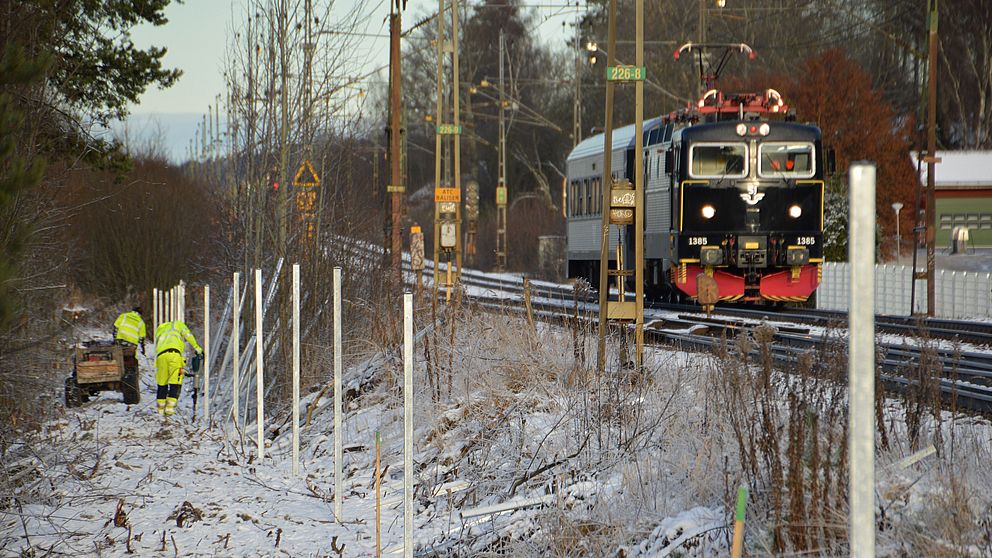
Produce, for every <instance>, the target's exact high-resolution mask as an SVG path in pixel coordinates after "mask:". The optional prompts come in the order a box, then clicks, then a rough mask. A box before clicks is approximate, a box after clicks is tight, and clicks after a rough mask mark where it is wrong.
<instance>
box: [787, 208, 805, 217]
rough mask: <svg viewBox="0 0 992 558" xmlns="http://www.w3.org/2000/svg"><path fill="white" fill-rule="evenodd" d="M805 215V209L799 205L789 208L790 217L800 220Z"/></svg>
mask: <svg viewBox="0 0 992 558" xmlns="http://www.w3.org/2000/svg"><path fill="white" fill-rule="evenodd" d="M802 214H803V208H801V207H799V206H798V205H794V206H792V207H790V208H789V217H792V218H793V219H798V218H799V217H800V216H801V215H802Z"/></svg>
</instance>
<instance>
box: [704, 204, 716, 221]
mask: <svg viewBox="0 0 992 558" xmlns="http://www.w3.org/2000/svg"><path fill="white" fill-rule="evenodd" d="M714 215H716V209H714V208H713V206H712V205H704V206H703V218H704V219H712V218H713V216H714Z"/></svg>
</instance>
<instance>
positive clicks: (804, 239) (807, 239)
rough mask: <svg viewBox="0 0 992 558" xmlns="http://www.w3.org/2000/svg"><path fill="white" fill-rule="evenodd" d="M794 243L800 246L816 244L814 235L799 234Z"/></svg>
mask: <svg viewBox="0 0 992 558" xmlns="http://www.w3.org/2000/svg"><path fill="white" fill-rule="evenodd" d="M796 244H798V245H800V246H812V245H814V244H816V237H815V236H800V237H798V238H797V239H796Z"/></svg>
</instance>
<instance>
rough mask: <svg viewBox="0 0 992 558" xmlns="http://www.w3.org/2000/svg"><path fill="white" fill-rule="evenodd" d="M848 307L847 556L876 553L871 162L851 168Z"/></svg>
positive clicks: (872, 174) (873, 202)
mask: <svg viewBox="0 0 992 558" xmlns="http://www.w3.org/2000/svg"><path fill="white" fill-rule="evenodd" d="M849 172H850V181H851V184H850V186H851V187H850V208H851V209H850V211H851V223H850V231H851V234H850V240H849V244H848V249H849V250H850V254H849V257H848V259H849V260H850V262H851V291H850V292H851V304H850V309H849V310H848V317H849V318H848V319H849V320H850V323H849V326H848V327H849V331H850V338H851V340H850V349H849V351H850V352H849V355H848V385H849V388H848V401H849V404H850V411H849V415H848V417H849V419H848V420H849V422H850V434H849V439H848V443H849V445H850V452H849V453H850V455H851V461H850V482H849V483H848V484H849V491H850V502H851V503H850V514H851V515H850V518H849V522H850V524H849V526H850V533H851V534H850V541H851V556H853V557H855V558H863V557H873V556H875V413H874V409H875V300H874V298H875V288H874V283H875V165H874V164H871V163H865V162H857V163H854V164H852V165H851V168H850V171H849Z"/></svg>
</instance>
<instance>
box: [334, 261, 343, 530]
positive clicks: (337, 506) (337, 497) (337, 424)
mask: <svg viewBox="0 0 992 558" xmlns="http://www.w3.org/2000/svg"><path fill="white" fill-rule="evenodd" d="M333 281H334V285H333V286H334V515H335V517H336V518H337V520H338V521H341V520H342V517H341V514H342V513H344V502H342V500H343V499H344V475H343V473H342V469H343V468H344V464H343V463H342V461H344V430H343V428H342V426H341V423H342V417H341V414H342V413H343V412H344V411H343V409H342V406H343V401H344V399H343V397H344V396H343V394H342V393H341V390H342V387H341V268H340V267H335V268H334V273H333Z"/></svg>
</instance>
